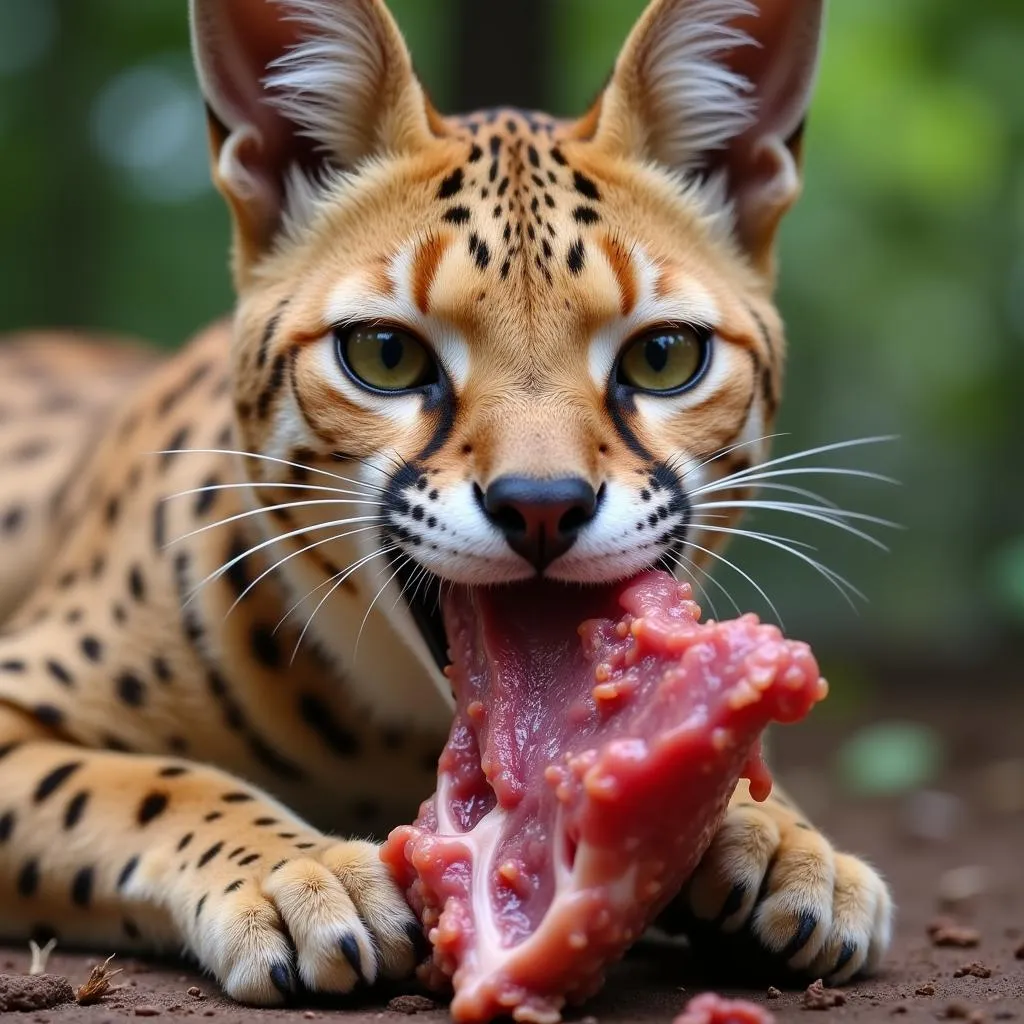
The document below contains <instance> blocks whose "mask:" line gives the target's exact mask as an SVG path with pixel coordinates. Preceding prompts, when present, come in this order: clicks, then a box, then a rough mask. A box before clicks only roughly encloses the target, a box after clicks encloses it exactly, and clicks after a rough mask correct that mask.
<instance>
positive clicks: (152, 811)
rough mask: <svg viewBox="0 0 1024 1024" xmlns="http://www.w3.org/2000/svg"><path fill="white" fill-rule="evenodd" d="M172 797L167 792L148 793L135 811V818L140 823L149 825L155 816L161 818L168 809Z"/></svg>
mask: <svg viewBox="0 0 1024 1024" xmlns="http://www.w3.org/2000/svg"><path fill="white" fill-rule="evenodd" d="M169 801H170V798H169V797H168V796H167V794H166V793H159V792H157V793H148V794H147V795H146V796H145V797H143V800H142V803H140V804H139V809H138V811H136V812H135V820H136V821H137V822H138V823H139V824H140V825H148V824H149V823H150V822H151V821H152V820H153V819H154V818H159V817H160V815H161V814H163V813H164V811H166V810H167V804H168V803H169Z"/></svg>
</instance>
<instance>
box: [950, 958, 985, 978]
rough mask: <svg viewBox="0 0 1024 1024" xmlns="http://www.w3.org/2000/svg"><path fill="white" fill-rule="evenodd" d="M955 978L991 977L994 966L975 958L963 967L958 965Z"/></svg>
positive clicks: (954, 973)
mask: <svg viewBox="0 0 1024 1024" xmlns="http://www.w3.org/2000/svg"><path fill="white" fill-rule="evenodd" d="M953 977H954V978H966V977H971V978H991V977H992V968H991V967H986V966H985V965H984V964H983V963H981V961H980V960H975V961H973V962H972V963H969V964H964V965H963V966H962V967H958V968H957V969H956V970H955V971H954V972H953Z"/></svg>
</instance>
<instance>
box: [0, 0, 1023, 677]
mask: <svg viewBox="0 0 1024 1024" xmlns="http://www.w3.org/2000/svg"><path fill="white" fill-rule="evenodd" d="M392 7H393V9H394V11H395V13H396V16H397V17H398V20H399V22H400V23H401V24H402V25H403V27H404V28H405V30H406V32H407V34H408V36H409V40H410V45H411V48H412V50H413V52H414V55H415V58H416V61H417V66H418V68H419V70H420V72H421V74H422V76H423V78H424V80H425V81H426V83H427V85H428V87H429V89H430V91H431V92H432V94H433V95H434V97H435V99H436V100H437V102H438V105H439V106H441V107H442V108H444V107H445V105H446V102H447V101H448V100H449V98H450V94H451V73H450V72H451V66H452V60H451V56H452V55H451V46H452V43H451V40H452V39H453V38H454V33H453V31H452V25H451V19H452V18H453V16H454V5H453V4H452V3H451V2H450V0H395V2H394V3H393V4H392ZM642 7H643V0H552V2H551V8H550V10H551V17H552V25H553V34H554V40H555V41H554V45H553V52H554V54H555V55H556V57H555V59H553V60H552V62H551V67H550V68H549V69H548V76H547V81H548V91H549V94H550V97H551V107H552V108H553V109H554V111H555V112H558V113H570V112H575V111H580V110H582V109H583V108H584V107H585V106H586V105H587V104H588V103H589V102H590V100H592V99H593V97H594V96H595V95H596V93H597V90H598V89H599V88H600V86H601V84H602V83H603V81H604V79H605V77H606V75H607V72H608V70H609V69H610V67H611V63H612V61H613V59H614V55H615V52H616V50H617V47H618V46H619V45H620V43H621V41H622V39H623V37H624V35H625V33H626V32H627V31H628V28H629V26H630V24H631V23H632V21H633V19H634V18H635V17H636V15H637V14H638V13H639V11H640V10H641V9H642ZM1022 68H1024V4H1021V3H1020V0H975V2H973V3H970V4H965V3H963V2H962V0H899V2H894V0H833V3H832V5H831V10H830V25H829V33H828V40H827V46H826V51H825V56H824V62H823V66H822V71H821V76H820V84H819V89H818V94H817V99H816V102H815V104H814V108H813V112H812V117H811V121H810V128H809V131H808V134H807V147H806V168H807V186H806V192H805V196H804V198H803V200H802V202H801V204H800V205H799V206H798V207H797V209H796V210H795V211H794V213H793V214H791V216H790V218H789V220H788V223H787V224H786V226H785V230H784V237H783V241H782V268H783V276H782V285H781V296H780V301H781V306H782V309H783V312H784V314H785V316H786V318H787V321H788V323H789V337H790V352H791V355H790V369H789V381H788V396H787V399H786V402H785V403H784V405H783V410H784V411H783V415H782V421H781V424H780V427H779V429H780V430H782V431H786V432H787V433H788V436H787V437H784V438H780V439H779V441H778V442H777V447H776V451H777V452H783V451H788V450H793V449H796V448H797V447H807V446H811V445H814V444H819V443H825V442H829V441H834V440H841V439H845V438H851V437H861V436H866V435H875V434H883V433H886V434H887V433H895V434H898V435H899V440H898V441H895V442H893V443H890V444H886V445H880V446H877V447H871V448H866V449H862V450H854V451H852V452H848V453H846V454H845V455H841V456H830V457H829V458H830V459H831V460H832V461H833V462H835V463H842V464H845V465H856V466H860V467H863V468H869V469H873V470H878V471H882V472H886V473H890V474H891V475H893V476H895V477H898V478H899V479H900V480H901V481H902V486H901V487H899V488H892V487H886V486H885V485H880V484H871V483H863V482H862V483H858V484H856V485H849V484H843V485H841V482H840V481H836V480H835V479H834V478H823V479H822V489H823V490H825V491H826V492H827V493H828V494H829V495H830V496H831V497H833V498H834V499H835V500H837V501H839V502H841V503H842V504H843V505H845V506H846V507H852V508H855V509H858V510H860V511H863V512H865V513H869V514H872V515H878V516H884V517H886V518H890V519H894V520H897V521H899V522H900V523H902V524H903V525H904V526H905V527H907V529H906V530H905V531H901V532H898V533H892V534H891V536H889V537H888V538H887V539H888V541H889V543H890V544H891V546H892V548H893V551H892V553H891V554H889V555H883V554H881V553H878V552H875V551H873V550H871V549H869V548H866V547H864V546H863V545H860V546H858V545H857V543H856V542H852V543H849V544H848V543H845V542H844V540H843V538H841V537H839V536H837V535H836V534H835V532H834V531H831V532H830V531H828V530H825V529H821V530H813V529H808V528H807V524H805V523H803V522H792V521H789V522H787V521H781V522H780V521H776V522H772V521H771V518H770V517H769V516H768V515H765V517H764V518H763V519H759V520H755V522H757V523H760V524H762V525H763V526H764V527H765V528H766V529H770V530H774V531H776V532H782V533H788V534H789V535H790V536H797V537H800V538H803V539H810V540H811V541H812V542H813V543H815V544H816V545H818V547H819V555H818V557H821V558H822V559H823V560H824V561H825V562H827V563H828V564H829V565H831V566H833V567H834V568H835V569H836V570H837V571H839V572H841V573H842V574H843V575H845V576H847V577H849V578H850V579H851V580H852V581H853V582H854V583H856V584H857V585H858V586H859V587H860V588H861V589H862V590H864V591H865V592H866V593H867V595H868V596H869V598H870V604H869V605H868V606H867V607H866V609H865V610H863V611H862V612H861V614H860V615H859V616H855V615H853V614H852V613H851V612H850V610H849V609H848V608H847V606H846V605H844V604H843V602H842V600H841V599H840V598H839V596H838V595H837V594H835V593H834V592H831V591H830V588H829V587H828V585H827V584H826V583H825V582H824V581H823V580H821V579H820V578H819V577H816V576H815V575H814V573H813V572H812V571H811V570H809V569H808V568H807V567H806V566H805V565H802V564H801V563H799V562H797V561H795V560H792V559H790V558H789V557H788V556H786V555H785V554H783V553H781V552H779V551H777V550H773V549H770V548H766V547H764V546H761V545H756V544H753V543H750V542H746V544H745V546H744V545H736V546H735V547H734V548H733V549H732V550H731V555H732V556H735V558H736V559H737V560H738V561H740V562H741V564H742V565H743V566H744V568H745V569H746V570H747V571H748V572H750V573H751V574H752V575H754V576H756V578H757V579H759V580H760V581H761V582H762V583H763V585H764V587H765V589H766V590H767V591H768V592H769V593H770V595H771V596H772V597H773V598H774V600H775V603H776V605H777V606H778V607H779V608H780V610H781V611H782V613H783V615H784V617H785V620H786V626H787V628H788V629H790V630H791V631H793V632H795V633H798V634H800V635H803V636H807V637H808V638H810V639H813V640H814V641H815V643H816V644H818V645H819V647H827V646H828V645H830V644H831V645H832V646H833V647H837V648H845V649H846V650H847V651H854V652H855V651H856V650H858V649H860V648H867V647H877V646H879V645H881V646H887V647H899V648H909V649H911V650H923V649H928V650H929V651H930V652H931V653H932V654H935V655H938V656H940V657H943V658H945V657H949V656H958V657H959V656H963V657H965V658H967V659H970V658H972V657H974V656H977V655H979V654H980V653H982V652H984V651H985V650H986V649H987V648H988V647H989V646H990V645H991V644H992V643H993V641H994V640H996V639H998V638H1000V637H1003V638H1005V637H1006V636H1007V635H1008V631H1009V630H1011V629H1014V628H1019V626H1020V625H1021V623H1024V596H1022V595H1024V557H1022V555H1021V552H1022V550H1024V540H1022V537H1024V528H1022V516H1021V512H1020V510H1021V507H1022V505H1024V472H1022V471H1021V465H1022V457H1021V452H1020V447H1019V446H1020V443H1021V442H1022V441H1024V394H1022V392H1024V345H1022V341H1024V159H1022V156H1024V71H1022ZM205 146H206V143H205V132H204V124H203V116H202V110H201V106H200V103H199V99H198V96H197V94H196V91H195V87H194V85H193V81H192V75H191V69H190V60H189V56H188V51H187V30H186V24H185V3H184V0H173V2H171V0H161V2H146V3H141V2H139V0H87V2H86V0H0V147H2V154H3V159H2V162H0V226H2V245H0V280H2V281H3V291H2V298H0V328H3V329H7V328H14V327H21V326H29V325H39V324H68V325H74V326H86V327H95V328H103V329H113V330H117V331H121V332H128V333H136V334H139V335H142V336H144V337H147V338H151V339H155V340H157V341H158V342H160V343H161V344H163V345H168V346H173V345H177V344H179V343H180V342H181V341H182V340H183V339H185V338H187V337H188V335H189V334H190V333H191V332H192V331H193V330H194V329H195V328H196V327H197V326H199V325H201V324H202V323H204V321H207V320H209V319H211V318H213V317H216V316H218V315H221V314H223V313H224V312H225V311H227V310H228V309H229V308H230V302H231V298H230V289H229V282H228V277H227V272H226V241H227V217H226V215H225V212H224V210H223V208H222V204H221V202H220V199H219V197H218V196H217V195H216V194H215V193H214V192H213V190H212V189H211V188H210V186H209V184H208V182H207V173H206V149H205ZM812 525H813V524H812ZM716 575H717V576H718V578H719V579H720V581H721V582H722V583H723V584H725V585H726V586H727V587H728V588H729V589H730V590H731V591H733V593H734V596H735V597H736V599H737V600H738V601H739V602H740V604H741V605H744V606H752V607H763V605H762V604H761V602H760V601H759V599H758V598H757V596H756V594H754V593H753V592H752V591H751V590H750V589H749V587H748V586H747V584H745V583H744V582H743V581H742V579H740V578H739V577H738V576H736V575H735V574H732V573H731V572H730V571H729V570H728V569H724V570H723V571H721V572H719V573H717V574H716ZM711 596H712V597H713V598H716V603H717V604H719V606H720V608H721V611H722V612H723V613H724V612H725V607H727V604H726V602H724V601H723V600H722V599H721V598H719V597H717V596H716V591H715V590H714V589H712V590H711Z"/></svg>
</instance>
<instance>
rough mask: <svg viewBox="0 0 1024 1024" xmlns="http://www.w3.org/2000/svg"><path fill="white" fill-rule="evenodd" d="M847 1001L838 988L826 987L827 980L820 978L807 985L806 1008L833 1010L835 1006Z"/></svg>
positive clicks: (805, 993)
mask: <svg viewBox="0 0 1024 1024" xmlns="http://www.w3.org/2000/svg"><path fill="white" fill-rule="evenodd" d="M845 1002H846V996H845V995H843V993H842V992H840V991H839V990H838V989H834V988H825V982H824V981H822V980H821V978H818V980H817V981H812V982H811V983H810V985H808V986H807V990H806V991H805V992H804V1009H805V1010H831V1009H832V1008H833V1007H835V1006H842V1005H843V1004H844V1003H845Z"/></svg>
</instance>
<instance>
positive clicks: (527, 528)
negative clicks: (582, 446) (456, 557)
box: [477, 476, 598, 572]
mask: <svg viewBox="0 0 1024 1024" xmlns="http://www.w3.org/2000/svg"><path fill="white" fill-rule="evenodd" d="M477 499H478V501H479V502H480V505H481V507H482V508H483V510H484V512H485V514H486V515H487V518H488V519H490V521H491V522H492V523H494V525H495V526H497V527H498V529H499V530H501V532H502V533H503V534H504V535H505V540H507V541H508V545H509V547H510V548H512V550H513V551H515V552H516V554H518V555H521V556H522V557H523V558H525V559H526V560H527V561H528V562H529V563H530V564H531V565H532V566H534V567H535V568H536V569H537V572H543V571H544V569H545V568H546V567H547V566H549V565H550V564H551V563H552V562H553V561H554V560H555V559H556V558H558V557H560V556H561V555H564V554H565V553H566V551H568V550H569V548H571V547H572V546H573V544H574V543H575V541H576V538H577V536H578V535H579V532H580V530H581V529H582V528H583V527H584V526H585V525H586V524H587V523H589V522H590V520H591V519H593V518H594V513H595V512H596V511H597V504H598V495H597V493H596V492H595V491H594V488H593V487H591V485H590V484H589V483H588V482H587V481H586V480H583V479H581V478H580V477H575V476H566V477H558V478H556V479H553V480H551V479H549V480H541V479H537V478H535V477H529V476H502V477H499V478H498V479H497V480H495V481H494V482H493V483H492V484H491V485H490V486H489V487H488V488H487V490H486V491H480V490H479V488H478V489H477Z"/></svg>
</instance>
